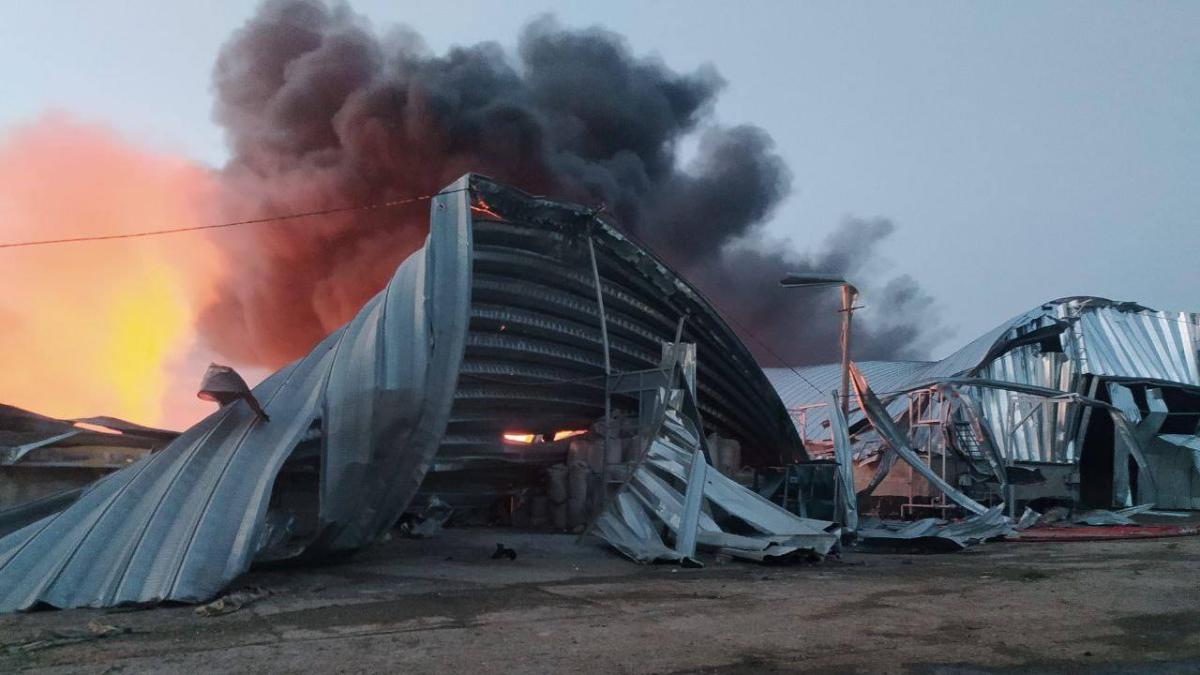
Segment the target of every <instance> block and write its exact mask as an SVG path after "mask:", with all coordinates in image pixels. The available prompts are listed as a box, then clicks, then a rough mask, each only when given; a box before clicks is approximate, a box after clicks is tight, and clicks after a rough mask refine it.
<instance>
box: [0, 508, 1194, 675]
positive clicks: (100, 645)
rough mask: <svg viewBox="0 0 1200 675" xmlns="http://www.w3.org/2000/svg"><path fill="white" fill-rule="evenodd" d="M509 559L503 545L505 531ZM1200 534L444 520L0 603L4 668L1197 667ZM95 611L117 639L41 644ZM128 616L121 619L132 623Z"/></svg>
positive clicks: (84, 622)
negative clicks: (996, 539)
mask: <svg viewBox="0 0 1200 675" xmlns="http://www.w3.org/2000/svg"><path fill="white" fill-rule="evenodd" d="M498 542H503V543H505V544H507V545H509V546H512V547H513V548H515V549H516V550H517V552H518V557H517V559H516V560H514V561H509V560H492V559H491V557H490V556H491V553H492V551H493V550H494V548H495V544H496V543H498ZM1198 559H1200V537H1183V538H1177V539H1158V540H1146V541H1127V542H1112V543H1071V544H1018V543H998V544H988V545H984V546H981V547H977V548H975V549H973V550H970V551H967V552H964V553H958V554H947V555H926V556H920V555H870V554H863V553H849V554H847V555H846V556H845V557H844V559H843V560H841V561H826V562H824V563H820V564H811V565H799V566H792V567H761V566H757V565H752V564H747V563H741V562H724V563H721V562H712V563H710V564H709V565H708V566H707V567H706V568H704V569H701V570H686V569H678V568H675V567H669V566H651V567H640V566H637V565H634V564H632V563H629V562H626V561H625V560H624V559H622V558H619V557H618V556H616V555H615V554H613V553H610V552H608V551H607V550H605V549H603V548H600V547H599V546H598V545H594V544H584V545H577V544H576V543H575V540H574V538H573V537H566V536H557V535H528V534H517V533H514V532H512V531H508V530H487V529H459V530H453V529H452V530H447V531H445V532H442V533H440V534H439V536H438V537H437V538H436V539H432V540H424V541H413V540H399V539H398V540H394V541H391V542H388V543H387V544H383V545H381V546H378V547H375V548H374V549H372V550H370V551H368V552H367V553H365V554H363V555H361V556H358V557H357V558H355V559H353V560H352V561H349V562H345V563H341V564H337V565H328V566H324V567H321V568H316V569H314V568H306V569H286V570H282V569H281V570H270V571H262V572H256V573H253V574H251V575H249V576H247V577H246V578H245V579H244V580H243V581H242V582H239V584H238V585H239V586H243V585H255V586H261V587H265V588H268V589H270V590H271V591H272V592H273V595H271V596H270V597H268V598H266V599H264V600H261V601H260V602H258V603H256V604H254V605H252V606H250V607H248V608H246V609H243V610H241V611H239V612H236V613H232V614H227V615H224V616H217V617H200V616H197V615H196V614H195V613H194V612H193V609H192V608H191V607H167V608H159V609H153V610H143V611H124V612H113V611H107V612H106V611H102V610H73V611H50V612H37V613H33V614H26V615H16V616H11V615H10V616H4V617H0V643H2V644H4V645H7V647H6V648H0V671H11V670H17V669H34V670H38V671H45V672H107V673H140V672H178V673H196V672H208V671H220V672H263V671H278V672H300V671H317V672H446V673H489V672H504V673H522V672H569V671H572V670H574V671H589V672H592V671H601V672H614V673H621V672H635V673H642V672H657V673H670V672H695V671H700V672H712V673H725V672H747V673H751V672H755V673H756V672H771V671H776V672H788V671H819V672H821V671H823V672H864V673H868V672H869V673H875V672H892V673H906V672H914V673H977V672H1010V671H1012V672H1047V671H1049V672H1063V671H1066V672H1075V671H1078V672H1083V671H1087V672H1097V671H1100V672H1132V671H1130V666H1131V665H1132V666H1135V667H1136V671H1137V672H1196V671H1200V565H1198V564H1197V562H1196V561H1197V560H1198ZM89 622H96V624H97V625H100V626H114V627H116V628H118V629H120V631H119V634H115V635H113V636H111V637H107V638H104V639H99V640H91V641H87V642H79V643H73V644H58V645H55V646H49V647H46V648H43V649H36V650H32V651H29V650H26V649H21V648H19V647H14V645H20V644H24V643H28V642H29V641H31V640H35V639H39V638H53V636H55V635H69V634H72V633H71V631H75V632H79V631H83V630H85V629H86V627H87V626H88V624H89ZM126 630H127V631H128V632H124V631H126Z"/></svg>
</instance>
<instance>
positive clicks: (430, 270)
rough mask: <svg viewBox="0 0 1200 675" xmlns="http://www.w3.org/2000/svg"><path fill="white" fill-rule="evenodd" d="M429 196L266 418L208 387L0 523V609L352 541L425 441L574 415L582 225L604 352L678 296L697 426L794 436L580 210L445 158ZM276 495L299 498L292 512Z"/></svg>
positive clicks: (350, 545)
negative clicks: (127, 451)
mask: <svg viewBox="0 0 1200 675" xmlns="http://www.w3.org/2000/svg"><path fill="white" fill-rule="evenodd" d="M430 218H431V219H430V234H429V237H428V239H427V240H426V245H425V246H424V247H423V248H422V249H421V250H419V251H416V252H415V253H413V254H412V255H411V256H410V257H409V258H408V259H407V260H406V261H405V262H404V263H403V264H402V265H400V267H399V268H398V269H397V270H396V273H395V275H394V276H393V277H392V279H391V281H390V282H389V283H388V285H387V287H386V288H385V289H384V290H383V291H381V292H380V293H379V294H378V295H376V296H375V297H374V298H372V299H371V300H370V301H369V302H368V303H367V304H366V305H365V306H364V307H363V308H362V309H361V310H360V311H359V313H358V314H357V316H355V317H354V319H353V320H351V321H350V322H349V323H348V324H347V325H345V326H343V327H342V328H340V329H338V330H337V331H335V332H334V333H333V334H331V335H330V336H328V337H327V338H325V339H324V340H323V341H322V342H321V343H320V344H319V345H318V346H317V347H316V348H315V349H314V350H313V351H312V352H311V353H310V354H308V355H307V356H305V357H304V358H302V359H300V360H299V361H296V362H294V363H292V364H290V365H288V366H287V367H285V368H284V369H282V370H280V371H279V372H277V373H275V374H274V375H272V376H271V377H269V378H267V379H266V380H265V381H264V382H262V383H261V384H259V385H258V386H257V387H255V388H254V390H253V394H254V397H255V398H256V399H257V400H258V402H260V403H261V405H262V407H263V409H264V410H265V412H266V418H264V417H261V416H260V415H258V414H256V413H255V411H254V410H252V409H251V408H250V406H249V405H248V404H247V402H246V401H245V400H240V399H239V400H237V401H236V402H233V403H229V404H227V405H225V406H224V407H222V408H221V409H220V410H218V411H217V412H215V413H213V414H212V415H210V416H209V417H208V418H206V419H204V420H203V421H201V422H200V423H198V424H197V425H195V426H193V427H192V428H190V429H188V430H187V431H185V432H184V433H183V434H182V435H180V436H179V437H178V438H177V439H175V440H174V441H172V442H171V443H170V444H169V445H167V446H166V447H165V448H163V449H162V450H161V451H158V452H155V453H153V454H150V455H148V456H146V457H144V458H143V459H141V460H140V461H138V462H137V463H135V464H133V465H131V466H129V467H127V468H125V469H122V470H120V471H118V472H116V473H114V474H111V475H109V476H106V477H105V478H104V479H102V480H100V481H97V482H96V483H94V484H92V485H90V486H89V487H88V488H87V489H86V490H85V491H84V493H83V494H82V495H81V496H80V497H79V499H78V500H77V501H76V502H74V503H73V504H71V505H69V506H67V507H66V508H64V509H63V510H61V511H59V512H57V513H55V514H53V515H50V516H47V517H45V518H42V519H40V520H38V521H36V522H34V523H32V524H30V525H28V526H25V527H23V528H22V529H19V530H17V531H15V532H12V533H10V534H9V535H7V536H5V537H3V538H0V611H14V610H20V609H27V608H30V607H33V606H35V605H39V604H48V605H52V606H56V607H80V606H90V607H104V606H113V605H119V604H126V603H152V602H159V601H164V600H176V601H184V602H195V601H200V600H204V599H207V598H209V597H212V596H213V595H215V594H216V593H218V592H219V591H220V590H221V589H222V588H223V587H224V586H225V585H226V584H228V583H229V582H230V581H231V580H232V579H233V578H235V577H236V576H238V575H239V574H241V573H243V572H245V571H246V570H247V569H249V567H250V565H251V564H252V563H253V562H254V561H255V560H256V559H265V558H270V559H277V558H280V557H290V556H296V555H301V554H306V555H314V556H319V555H321V554H324V553H328V552H331V551H348V550H354V549H357V548H361V547H362V546H365V545H367V544H369V543H370V542H372V541H374V540H375V539H377V538H378V537H379V536H380V535H381V534H382V533H383V532H384V531H386V530H387V529H388V528H390V527H391V526H392V525H393V524H394V523H395V521H396V519H397V518H399V516H400V515H401V514H402V513H403V511H404V509H405V508H406V507H408V505H409V503H410V502H411V500H412V498H413V496H414V495H415V494H416V492H417V490H418V488H419V487H420V486H421V484H422V481H423V480H424V479H425V477H426V473H427V471H429V468H430V466H431V464H432V463H434V462H437V463H438V464H447V465H455V466H458V467H460V470H461V469H465V470H467V471H473V472H475V475H476V476H487V475H489V472H491V471H493V470H494V469H495V467H496V466H497V464H498V463H512V462H513V461H514V458H513V457H512V455H511V453H509V452H508V449H506V448H505V447H504V445H503V444H502V443H501V433H502V432H503V431H504V430H505V429H507V428H510V427H509V426H508V425H511V424H514V423H517V424H529V425H531V426H538V425H541V426H549V427H550V428H552V429H567V428H579V427H577V426H574V425H587V424H590V423H592V422H593V421H595V420H596V419H597V418H598V417H600V416H601V415H602V414H603V410H604V400H603V399H604V379H603V377H604V368H603V342H602V341H601V339H600V330H599V314H598V311H597V310H598V305H597V302H596V292H595V288H594V286H593V282H592V278H591V275H590V273H588V268H587V266H586V265H585V262H584V261H587V260H588V258H586V257H581V256H584V255H586V252H587V250H588V237H592V238H593V240H592V241H593V242H594V244H595V245H596V255H597V258H598V260H597V262H598V267H599V270H600V276H601V284H600V285H601V288H602V291H603V298H604V303H605V306H606V310H607V312H606V313H607V316H608V321H607V326H608V329H609V333H610V346H611V354H612V360H613V364H614V369H615V370H636V369H644V368H652V367H655V366H657V364H658V361H659V357H660V353H661V349H662V346H661V345H662V342H663V341H668V340H671V339H673V338H674V332H675V326H676V323H677V322H678V320H679V319H680V317H686V318H687V320H686V323H685V328H684V332H683V339H684V340H685V341H688V342H694V343H696V344H697V350H698V352H699V368H698V375H697V388H698V391H699V399H700V404H701V410H702V412H703V415H704V421H705V426H706V427H708V430H710V431H717V432H719V433H721V434H722V435H725V436H729V437H733V438H736V439H738V440H739V441H741V442H742V444H743V447H744V448H745V450H744V455H745V456H746V457H748V458H749V459H750V460H751V461H760V462H779V461H787V460H790V459H792V458H794V457H801V456H803V454H804V450H803V447H802V445H801V444H800V441H799V437H798V435H797V434H796V431H795V429H794V428H793V426H792V425H791V423H790V420H789V418H788V415H787V411H786V409H785V408H784V406H783V404H782V403H781V402H780V400H779V398H778V396H777V395H776V394H775V391H774V390H773V389H772V388H771V386H770V384H769V383H768V381H767V379H766V377H765V376H764V375H763V373H762V371H761V370H760V369H759V368H758V366H757V365H756V364H755V363H754V360H753V358H752V357H751V356H750V353H749V351H748V350H747V349H746V348H745V346H744V345H743V344H742V343H741V342H740V341H739V340H738V338H737V337H736V336H735V335H734V333H733V331H732V330H731V329H730V328H729V327H728V326H727V325H726V324H725V323H724V322H723V321H722V320H721V318H720V317H719V316H718V315H717V313H716V311H715V310H714V309H713V308H712V307H711V306H710V305H709V304H708V302H707V301H705V300H704V298H703V297H702V296H701V295H700V294H699V293H698V292H697V291H696V290H695V289H694V288H693V287H692V286H690V285H689V284H687V283H686V282H685V281H683V280H682V279H680V278H679V277H678V276H676V275H675V274H674V273H672V272H671V271H670V270H668V269H667V268H666V267H665V266H664V265H663V264H662V263H661V262H659V261H658V259H656V258H655V257H654V256H653V255H652V254H651V253H649V252H648V251H646V250H645V249H643V248H642V247H641V246H639V245H637V244H635V243H634V242H632V241H631V240H629V239H628V238H626V237H625V236H624V235H622V234H621V233H620V232H619V231H618V230H617V229H616V228H615V227H614V226H612V225H611V224H609V223H608V222H606V221H604V220H602V219H597V218H596V216H595V214H594V213H593V212H591V211H589V210H587V209H584V208H582V207H576V206H571V205H566V204H561V203H556V202H551V201H547V200H543V199H538V198H534V197H530V196H529V195H526V194H524V193H522V192H519V191H517V190H513V189H511V188H506V187H503V186H500V185H498V184H496V183H494V182H492V181H490V180H487V179H484V178H481V177H478V176H472V175H466V176H463V177H462V178H460V179H459V180H458V181H457V182H455V183H454V184H452V185H451V186H449V187H448V188H447V189H446V190H445V191H443V192H442V193H439V195H437V196H436V197H435V198H434V199H433V202H432V204H431V216H430ZM625 405H628V402H627V401H626V402H625ZM560 425H561V426H560ZM567 425H572V426H567ZM539 430H540V429H539ZM559 461H560V460H559ZM300 463H307V464H306V466H308V465H311V466H313V467H318V466H319V479H318V480H316V481H314V482H312V483H311V484H310V485H308V487H304V488H303V489H300V490H299V491H298V492H296V491H293V492H288V490H291V489H292V487H293V486H289V487H288V488H287V489H285V488H283V487H281V485H282V484H283V483H284V482H286V480H285V477H287V476H289V475H290V474H289V472H288V469H287V467H294V466H297V465H298V464H300ZM281 472H282V473H281ZM297 495H298V497H297ZM285 497H286V498H285ZM297 498H298V499H300V500H302V501H303V502H304V506H305V507H306V508H307V509H308V511H305V512H304V513H312V514H315V515H313V516H311V517H310V516H303V517H302V516H301V515H298V514H299V513H300V510H301V509H296V508H294V507H295V506H296V505H295V502H294V501H289V500H294V499H297ZM302 518H304V519H305V520H304V526H303V527H301V526H299V525H297V524H296V523H297V522H298V521H299V520H301V519H302Z"/></svg>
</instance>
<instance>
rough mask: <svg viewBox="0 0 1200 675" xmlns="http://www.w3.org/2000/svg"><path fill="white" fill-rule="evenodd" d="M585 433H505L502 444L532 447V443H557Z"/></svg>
mask: <svg viewBox="0 0 1200 675" xmlns="http://www.w3.org/2000/svg"><path fill="white" fill-rule="evenodd" d="M586 433H587V429H568V430H564V431H555V432H554V433H548V434H530V433H526V432H523V431H506V432H504V435H503V437H504V442H505V443H510V444H514V445H533V444H534V443H557V442H559V441H565V440H567V439H568V438H574V437H576V436H582V435H583V434H586Z"/></svg>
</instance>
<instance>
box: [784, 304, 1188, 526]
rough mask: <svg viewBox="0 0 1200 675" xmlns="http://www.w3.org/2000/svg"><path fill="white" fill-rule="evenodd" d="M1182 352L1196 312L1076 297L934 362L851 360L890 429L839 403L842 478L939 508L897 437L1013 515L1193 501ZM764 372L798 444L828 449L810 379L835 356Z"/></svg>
mask: <svg viewBox="0 0 1200 675" xmlns="http://www.w3.org/2000/svg"><path fill="white" fill-rule="evenodd" d="M1198 355H1200V314H1196V313H1189V312H1169V311H1159V310H1154V309H1151V308H1148V307H1145V306H1143V305H1140V304H1137V303H1133V302H1117V301H1113V300H1109V299H1107V298H1100V297H1092V296H1077V297H1068V298H1061V299H1058V300H1053V301H1050V302H1047V303H1045V304H1043V305H1040V306H1038V307H1035V308H1033V309H1031V310H1029V311H1028V312H1024V313H1022V314H1019V315H1017V316H1015V317H1013V318H1012V319H1009V320H1008V321H1005V322H1004V323H1002V324H1000V325H999V326H997V327H996V328H995V329H993V330H991V331H989V332H988V333H985V334H984V335H982V336H980V337H979V338H977V339H975V340H973V341H972V342H970V343H968V344H967V345H965V346H963V347H962V348H961V349H959V350H958V351H956V352H954V353H953V354H951V355H950V356H948V357H946V358H945V359H943V360H941V361H933V362H921V361H898V362H888V361H871V362H862V363H857V364H856V368H857V371H858V372H859V373H860V374H861V376H862V378H863V380H865V381H866V382H869V384H870V387H871V388H872V389H873V390H874V391H875V392H877V393H878V395H879V397H880V398H881V399H883V402H884V403H885V404H886V413H884V415H886V416H887V417H890V418H891V419H892V420H893V421H894V422H895V423H896V427H897V429H898V430H899V431H900V433H901V434H902V435H903V438H896V437H893V438H887V437H886V434H881V433H879V430H878V429H877V428H876V425H875V424H872V423H871V421H870V420H868V419H865V416H864V415H863V412H862V411H861V410H858V409H857V407H856V408H855V409H854V410H853V411H852V414H851V415H850V417H849V420H848V425H849V433H850V436H851V439H852V443H853V446H854V449H853V453H854V457H855V459H856V464H857V467H856V468H857V473H858V476H857V480H856V481H855V482H856V488H857V489H858V492H859V494H860V496H861V497H862V498H867V497H870V496H872V495H875V496H877V497H880V498H881V499H882V498H886V497H892V498H895V499H897V500H900V501H903V503H902V504H900V506H901V507H902V509H903V508H905V507H907V508H908V509H910V510H911V511H913V512H919V511H921V510H924V509H926V508H930V507H933V508H938V507H944V508H953V507H955V506H956V505H955V504H949V503H948V502H947V501H946V500H945V498H943V497H941V496H940V495H938V494H937V492H938V491H937V490H931V487H930V485H929V483H928V482H927V481H925V480H923V479H922V478H921V477H919V476H915V474H913V473H912V467H907V466H904V465H903V464H899V465H897V463H896V453H894V452H892V450H891V447H892V446H894V445H908V446H911V447H912V448H913V449H914V450H917V451H919V454H920V456H921V457H922V458H923V460H922V461H923V462H924V463H925V464H926V466H927V467H928V470H929V471H932V472H933V473H935V474H937V475H938V477H939V478H941V479H942V480H943V481H944V482H945V483H948V484H950V485H954V486H957V487H958V488H961V491H962V493H961V494H962V495H963V496H967V497H969V498H971V499H973V500H975V501H976V502H982V503H988V504H997V503H1005V504H1006V505H1007V506H1008V508H1009V509H1010V513H1011V514H1012V515H1014V516H1015V515H1016V514H1017V513H1018V512H1019V511H1018V509H1020V508H1021V506H1022V505H1024V504H1026V503H1036V502H1039V500H1040V502H1042V503H1047V504H1049V503H1058V504H1067V505H1076V506H1078V507H1081V508H1100V509H1108V508H1112V507H1117V508H1120V507H1129V506H1132V505H1135V504H1137V505H1154V506H1156V507H1158V508H1162V509H1185V510H1194V509H1200V363H1198V361H1200V358H1198ZM766 372H767V374H768V377H769V378H770V379H771V381H772V383H773V384H774V386H775V387H776V389H777V390H778V391H779V393H780V396H781V397H782V398H783V399H784V401H785V402H786V404H787V405H788V407H789V409H790V410H791V411H792V412H793V415H794V416H795V420H796V424H797V428H798V429H799V430H800V432H801V435H802V437H803V440H804V442H805V444H806V445H807V446H808V448H809V450H810V451H811V452H813V454H814V455H821V454H832V452H833V450H832V440H831V437H832V431H831V428H832V426H831V425H834V424H836V419H833V418H832V417H831V415H830V414H829V410H830V407H829V405H828V404H827V402H826V400H825V394H824V393H823V391H822V390H829V389H833V388H835V387H836V381H837V378H838V376H839V372H838V369H837V367H836V366H833V365H828V366H825V365H822V366H810V367H804V368H799V369H795V370H792V369H786V368H769V369H767V370H766ZM894 467H900V468H901V470H900V471H896V470H894ZM906 472H907V473H906ZM889 473H890V475H889ZM931 496H932V497H933V499H932V500H931V499H930V497H931ZM960 500H961V498H960ZM952 501H953V500H952ZM876 503H877V504H878V503H879V500H876ZM904 515H911V514H909V513H904Z"/></svg>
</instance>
